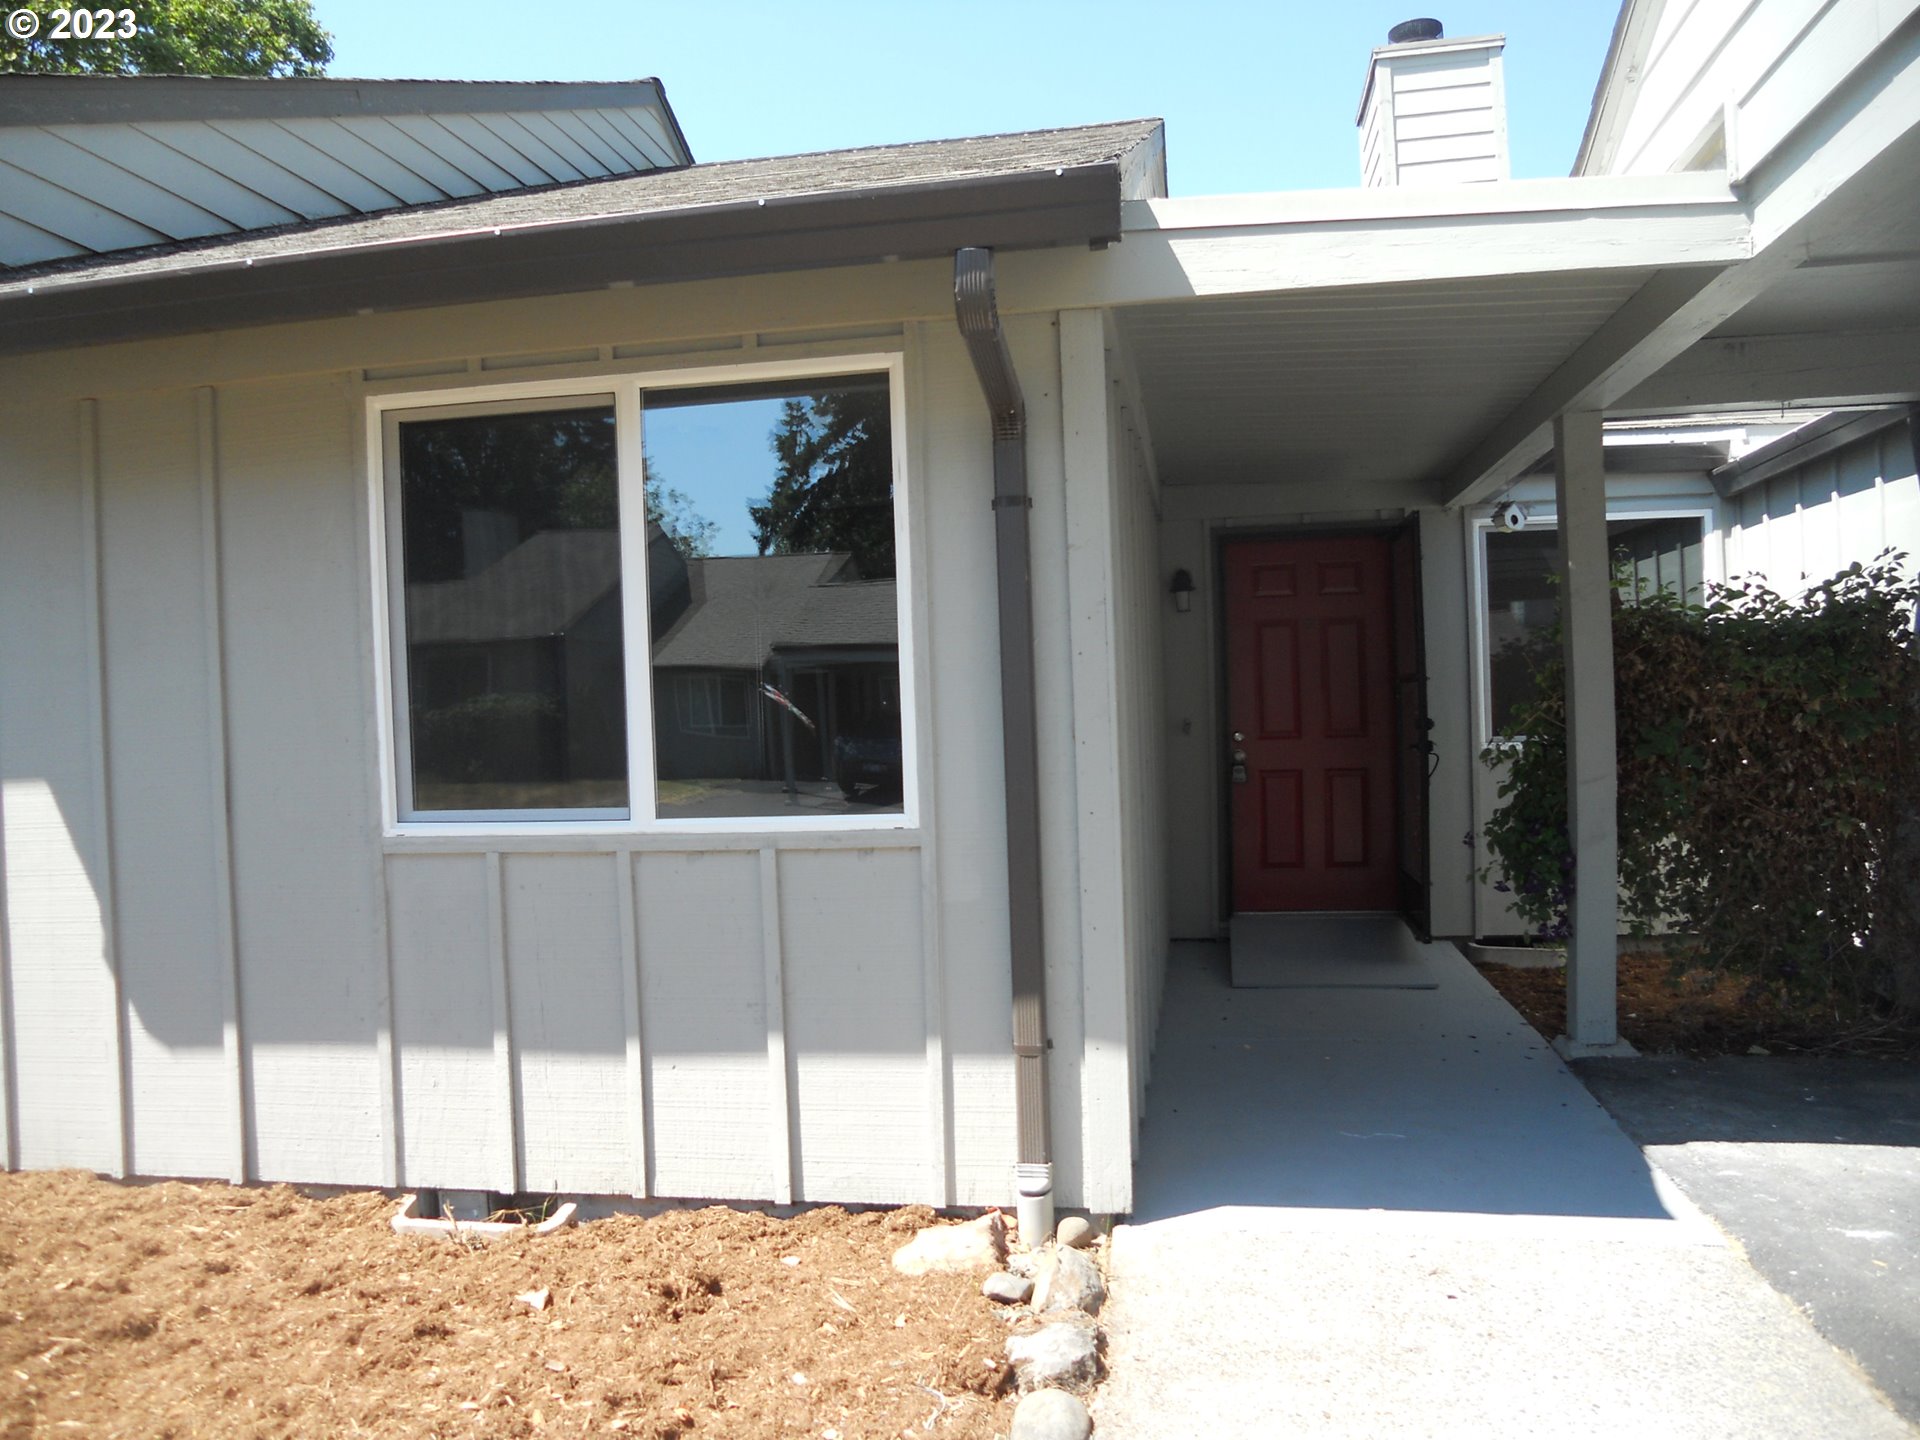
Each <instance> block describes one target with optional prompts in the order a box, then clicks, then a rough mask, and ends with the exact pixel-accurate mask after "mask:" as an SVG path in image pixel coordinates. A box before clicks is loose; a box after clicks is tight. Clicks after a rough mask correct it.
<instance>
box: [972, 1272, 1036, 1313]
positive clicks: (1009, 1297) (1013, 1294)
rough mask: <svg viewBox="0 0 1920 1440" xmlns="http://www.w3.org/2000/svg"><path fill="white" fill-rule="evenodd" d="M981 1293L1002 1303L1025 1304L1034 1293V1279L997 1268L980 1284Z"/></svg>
mask: <svg viewBox="0 0 1920 1440" xmlns="http://www.w3.org/2000/svg"><path fill="white" fill-rule="evenodd" d="M980 1293H981V1294H982V1295H984V1296H986V1297H987V1298H988V1299H989V1300H997V1301H999V1302H1000V1303H1001V1304H1002V1305H1024V1304H1026V1303H1027V1299H1028V1297H1029V1296H1031V1295H1032V1294H1033V1281H1031V1280H1029V1279H1027V1278H1026V1277H1024V1276H1021V1275H1009V1274H1008V1273H1007V1272H1006V1271H1004V1270H996V1271H995V1272H994V1273H993V1274H991V1275H989V1276H988V1277H987V1278H986V1279H985V1280H983V1281H982V1282H981V1284H980Z"/></svg>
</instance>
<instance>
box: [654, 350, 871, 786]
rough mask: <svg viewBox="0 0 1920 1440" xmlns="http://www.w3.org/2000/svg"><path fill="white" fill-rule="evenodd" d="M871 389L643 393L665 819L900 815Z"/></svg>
mask: <svg viewBox="0 0 1920 1440" xmlns="http://www.w3.org/2000/svg"><path fill="white" fill-rule="evenodd" d="M890 414H891V412H890V408H889V396H888V385H887V379H886V377H885V376H884V375H878V376H860V377H852V378H844V377H842V378H836V379H834V380H832V381H828V382H822V383H819V384H811V385H810V384H801V385H795V384H793V383H791V382H782V383H779V384H772V385H756V386H727V387H710V388H702V389H689V390H675V391H658V390H654V391H648V392H647V394H646V396H645V398H644V435H645V440H644V449H645V455H646V479H647V484H646V494H647V522H648V524H647V554H648V560H649V565H650V579H649V586H648V590H649V593H648V606H649V613H650V616H651V624H650V629H651V631H652V637H651V638H652V663H653V678H654V749H655V798H656V809H657V812H658V814H659V815H660V816H662V817H663V818H684V817H695V816H753V815H792V814H809V813H811V814H849V813H868V814H870V813H876V812H877V813H896V814H897V813H899V811H900V809H901V804H902V801H901V794H902V761H901V744H900V659H899V619H898V615H899V598H898V595H897V593H896V587H895V557H894V506H893V440H892V427H891V418H890Z"/></svg>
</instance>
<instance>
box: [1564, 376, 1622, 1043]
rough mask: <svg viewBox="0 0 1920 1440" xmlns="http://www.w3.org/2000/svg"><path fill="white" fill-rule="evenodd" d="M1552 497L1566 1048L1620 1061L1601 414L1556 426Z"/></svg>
mask: <svg viewBox="0 0 1920 1440" xmlns="http://www.w3.org/2000/svg"><path fill="white" fill-rule="evenodd" d="M1553 493H1554V503H1555V505H1556V507H1557V508H1558V510H1559V519H1560V605H1561V631H1562V634H1563V635H1564V637H1565V640H1564V645H1565V656H1566V667H1567V829H1568V835H1569V838H1570V839H1571V841H1572V845H1573V898H1572V902H1571V905H1570V915H1569V918H1570V919H1571V921H1572V930H1573V934H1572V937H1571V938H1570V940H1569V941H1568V946H1567V1033H1566V1034H1565V1035H1564V1036H1563V1037H1561V1039H1560V1041H1559V1042H1558V1048H1559V1049H1560V1051H1561V1053H1562V1054H1565V1055H1568V1056H1576V1055H1592V1054H1599V1053H1609V1052H1613V1053H1618V1052H1617V1048H1616V1047H1617V1045H1618V1042H1619V1038H1620V1034H1619V1029H1618V1021H1617V1013H1616V1012H1617V963H1618V957H1617V955H1616V953H1615V951H1616V946H1617V939H1618V935H1619V912H1620V897H1619V892H1618V856H1619V831H1618V828H1617V806H1618V799H1619V796H1618V782H1619V775H1618V764H1617V762H1616V760H1615V755H1614V714H1613V614H1612V605H1613V587H1612V562H1611V558H1610V556H1609V554H1608V549H1607V494H1606V473H1605V461H1604V459H1603V457H1602V453H1601V440H1600V415H1599V413H1598V412H1597V411H1590V410H1583V411H1575V412H1572V413H1569V414H1565V415H1561V416H1559V417H1557V418H1556V419H1555V420H1554V422H1553Z"/></svg>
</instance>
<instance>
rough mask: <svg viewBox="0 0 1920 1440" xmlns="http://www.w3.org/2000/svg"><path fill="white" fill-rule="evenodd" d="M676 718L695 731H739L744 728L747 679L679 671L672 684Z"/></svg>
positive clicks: (708, 732)
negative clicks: (677, 706) (677, 705)
mask: <svg viewBox="0 0 1920 1440" xmlns="http://www.w3.org/2000/svg"><path fill="white" fill-rule="evenodd" d="M676 688H677V689H678V692H679V697H680V713H679V720H680V723H681V725H683V726H684V727H685V728H686V729H687V730H688V731H689V732H691V733H693V734H695V735H743V734H745V733H746V731H747V728H748V718H747V712H748V692H747V682H746V681H745V680H743V679H741V678H739V677H737V676H733V675H683V676H681V677H679V683H678V685H677V687H676Z"/></svg>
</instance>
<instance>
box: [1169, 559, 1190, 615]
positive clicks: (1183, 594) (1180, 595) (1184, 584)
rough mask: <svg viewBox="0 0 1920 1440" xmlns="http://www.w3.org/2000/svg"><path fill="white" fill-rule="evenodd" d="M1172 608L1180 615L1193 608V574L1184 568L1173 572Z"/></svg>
mask: <svg viewBox="0 0 1920 1440" xmlns="http://www.w3.org/2000/svg"><path fill="white" fill-rule="evenodd" d="M1170 588H1171V591H1172V594H1173V608H1174V609H1176V610H1178V611H1179V612H1180V613H1181V614H1182V615H1184V614H1186V613H1187V612H1188V611H1189V610H1191V609H1193V575H1192V573H1191V572H1189V571H1186V570H1176V571H1174V572H1173V585H1172V586H1171V587H1170Z"/></svg>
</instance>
